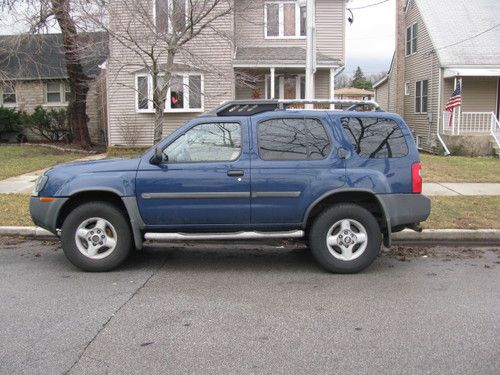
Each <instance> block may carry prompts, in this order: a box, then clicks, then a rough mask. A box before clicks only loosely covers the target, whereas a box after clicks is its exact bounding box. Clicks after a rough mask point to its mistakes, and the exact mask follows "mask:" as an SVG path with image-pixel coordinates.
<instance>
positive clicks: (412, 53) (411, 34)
mask: <svg viewBox="0 0 500 375" xmlns="http://www.w3.org/2000/svg"><path fill="white" fill-rule="evenodd" d="M415 25H417V37H415V35H414V31H415V30H414V29H413V27H414V26H415ZM408 29H410V53H408V51H407V48H408ZM418 31H419V30H418V22H414V23H412V24H411V25H410V26H408V27H406V29H405V57H409V56H412V55H415V54H416V53H417V52H418ZM414 39H416V40H417V50H416V51H415V52H413V40H414Z"/></svg>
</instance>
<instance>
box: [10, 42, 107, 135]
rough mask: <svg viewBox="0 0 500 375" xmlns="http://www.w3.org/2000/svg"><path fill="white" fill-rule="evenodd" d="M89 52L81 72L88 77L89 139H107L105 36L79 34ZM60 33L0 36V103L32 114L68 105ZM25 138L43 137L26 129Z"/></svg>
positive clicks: (67, 88)
mask: <svg viewBox="0 0 500 375" xmlns="http://www.w3.org/2000/svg"><path fill="white" fill-rule="evenodd" d="M82 38H84V39H85V40H86V41H87V42H89V45H90V49H91V52H89V51H87V52H86V53H84V55H85V62H84V71H85V73H86V74H87V76H88V77H89V78H90V90H89V93H88V101H87V115H88V117H89V122H88V126H89V132H90V135H91V138H92V142H94V143H96V144H102V143H105V140H106V135H105V132H106V113H105V110H106V91H105V89H106V79H105V74H104V73H103V71H102V70H101V67H100V66H101V64H103V63H104V62H105V61H106V59H107V55H108V51H107V44H108V42H107V35H106V34H105V33H90V34H86V35H84V36H82ZM62 45H63V41H62V36H61V34H43V35H33V36H26V35H10V36H0V106H2V107H8V108H15V109H17V110H21V111H26V112H27V113H31V112H33V111H34V109H35V108H36V107H38V106H41V107H43V108H45V109H62V108H66V107H67V106H68V97H69V91H70V90H69V85H68V82H67V78H68V75H67V73H66V64H65V60H64V52H63V50H62ZM26 135H27V137H28V141H39V140H42V138H40V137H39V136H37V135H35V134H33V133H31V132H29V131H27V134H26Z"/></svg>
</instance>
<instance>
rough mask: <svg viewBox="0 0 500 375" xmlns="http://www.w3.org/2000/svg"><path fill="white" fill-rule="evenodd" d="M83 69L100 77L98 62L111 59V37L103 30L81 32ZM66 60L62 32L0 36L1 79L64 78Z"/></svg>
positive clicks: (91, 74)
mask: <svg viewBox="0 0 500 375" xmlns="http://www.w3.org/2000/svg"><path fill="white" fill-rule="evenodd" d="M81 41H82V47H81V51H80V52H81V56H83V57H84V61H83V70H84V72H85V74H87V76H89V77H95V76H97V75H98V74H99V73H100V71H101V69H100V68H99V65H100V64H102V63H103V62H104V61H106V59H107V58H108V55H109V51H108V37H107V34H106V33H104V32H97V33H86V34H82V35H81ZM67 77H68V74H67V72H66V62H65V58H64V51H63V39H62V35H61V34H37V35H6V36H0V80H2V79H3V80H39V79H65V78H67Z"/></svg>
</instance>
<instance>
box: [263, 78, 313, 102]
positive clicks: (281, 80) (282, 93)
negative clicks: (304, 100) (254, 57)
mask: <svg viewBox="0 0 500 375" xmlns="http://www.w3.org/2000/svg"><path fill="white" fill-rule="evenodd" d="M271 73H272V72H271ZM291 75H295V76H296V77H295V99H301V97H300V96H301V95H300V94H301V90H300V88H301V85H300V82H301V81H300V80H301V79H304V80H305V75H304V74H291ZM271 77H272V74H266V75H265V76H264V78H265V79H264V90H265V94H264V98H265V99H280V100H284V98H285V76H284V74H283V73H281V74H275V75H274V77H275V81H276V78H278V95H279V97H278V98H274V91H275V90H276V87H275V86H274V85H273V80H272V79H271ZM268 80H269V82H270V84H271V90H268V89H269V84H268ZM268 91H269V92H270V94H271V98H269V97H268V95H267V93H268Z"/></svg>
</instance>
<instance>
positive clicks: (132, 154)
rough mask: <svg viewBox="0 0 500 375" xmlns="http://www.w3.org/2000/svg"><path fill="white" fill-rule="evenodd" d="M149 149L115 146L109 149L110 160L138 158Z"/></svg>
mask: <svg viewBox="0 0 500 375" xmlns="http://www.w3.org/2000/svg"><path fill="white" fill-rule="evenodd" d="M148 149H149V147H125V146H113V147H108V153H107V157H108V158H136V157H139V156H142V155H144V153H145V152H146V151H147V150H148Z"/></svg>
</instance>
